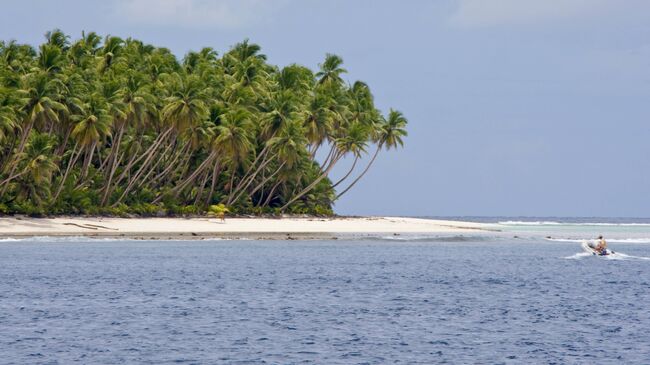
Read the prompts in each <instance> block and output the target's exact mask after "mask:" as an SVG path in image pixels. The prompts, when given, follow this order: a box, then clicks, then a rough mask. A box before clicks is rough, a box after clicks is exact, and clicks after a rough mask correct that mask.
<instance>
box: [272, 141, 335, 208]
mask: <svg viewBox="0 0 650 365" xmlns="http://www.w3.org/2000/svg"><path fill="white" fill-rule="evenodd" d="M341 157H342V155H341V154H339V153H337V154H336V156H334V157H333V158H332V160H331V161H330V163H329V166H327V168H326V169H325V171H324V172H323V173H322V174H320V176H318V177H317V178H316V179H315V180H314V181H313V182H312V183H311V184H309V185H307V187H306V188H304V189H303V190H302V191H301V192H299V193H298V194H296V196H294V197H293V198H292V199H291V200H289V201H288V202H287V203H286V204H285V205H283V206H282V208H280V210H282V211H284V210H285V209H287V207H288V206H289V205H291V204H293V202H295V201H296V200H298V199H300V198H302V197H303V196H304V195H305V194H307V193H308V192H310V191H311V190H312V189H313V188H314V187H316V185H318V183H319V182H321V180H323V179H324V178H325V177H326V176H327V174H329V172H330V171H332V168H333V167H334V166H335V165H336V162H338V160H339V159H341Z"/></svg>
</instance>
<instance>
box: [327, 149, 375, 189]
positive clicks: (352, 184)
mask: <svg viewBox="0 0 650 365" xmlns="http://www.w3.org/2000/svg"><path fill="white" fill-rule="evenodd" d="M380 150H381V144H379V145H377V150H376V151H375V155H374V156H372V160H370V162H369V163H368V166H366V168H365V169H364V170H363V172H362V173H361V175H359V177H357V178H356V179H354V181H353V182H352V183H351V184H350V186H348V187H347V188H345V190H343V191H342V192H341V193H340V194H339V195H337V196H336V198H334V200H335V201H336V200H337V199H338V198H340V197H341V195H343V194H345V193H346V192H347V191H348V190H350V189H352V187H353V186H354V184H356V183H357V181H359V180H361V178H362V177H363V175H365V174H366V172H368V170H369V169H370V166H372V163H373V162H375V159H376V158H377V155H378V154H379V151H380Z"/></svg>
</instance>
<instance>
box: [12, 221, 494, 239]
mask: <svg viewBox="0 0 650 365" xmlns="http://www.w3.org/2000/svg"><path fill="white" fill-rule="evenodd" d="M491 230H492V229H491V227H490V225H488V224H481V223H472V222H460V221H445V220H431V219H420V218H403V217H361V218H357V217H355V218H343V217H340V218H281V219H272V218H228V219H226V220H225V221H221V220H220V219H215V218H102V217H58V218H28V217H4V218H0V236H1V237H31V236H59V237H60V236H89V237H128V238H136V239H192V238H195V239H200V238H209V237H214V238H246V239H298V238H300V239H319V238H324V239H325V238H339V237H346V236H347V237H349V236H378V235H414V234H429V235H432V234H440V235H448V234H470V233H476V232H477V231H485V232H488V231H491Z"/></svg>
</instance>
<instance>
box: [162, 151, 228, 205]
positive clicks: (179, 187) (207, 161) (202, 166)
mask: <svg viewBox="0 0 650 365" xmlns="http://www.w3.org/2000/svg"><path fill="white" fill-rule="evenodd" d="M215 156H216V153H215V152H212V153H210V155H209V156H208V157H207V158H206V159H205V160H204V161H203V162H202V163H201V164H200V165H199V167H197V168H196V170H195V171H194V172H193V173H192V174H191V175H190V176H189V177H188V178H187V179H185V180H184V181H182V182H181V183H180V184H178V185H177V186H176V187H174V188H173V189H172V190H171V192H172V193H178V192H179V191H181V190H183V189H184V188H185V187H186V186H187V185H188V184H190V183H191V182H192V181H194V179H196V177H197V176H198V175H199V174H200V173H201V172H203V169H205V166H207V165H208V164H210V163H212V159H213V158H215ZM162 197H163V194H160V195H158V197H156V199H154V201H153V204H156V203H158V202H160V199H162Z"/></svg>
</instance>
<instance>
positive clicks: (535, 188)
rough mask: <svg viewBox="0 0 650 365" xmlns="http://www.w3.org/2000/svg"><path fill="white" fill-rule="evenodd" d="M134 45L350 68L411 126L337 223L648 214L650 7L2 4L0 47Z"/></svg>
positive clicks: (290, 0)
mask: <svg viewBox="0 0 650 365" xmlns="http://www.w3.org/2000/svg"><path fill="white" fill-rule="evenodd" d="M53 28H61V29H62V30H63V31H65V32H66V33H68V34H70V35H71V36H72V38H77V37H79V35H80V34H81V31H82V30H93V31H96V32H98V33H100V34H102V35H105V34H107V33H110V34H113V35H118V36H122V37H127V36H132V37H134V38H138V39H141V40H143V41H145V42H147V43H152V44H155V45H157V46H165V47H168V48H170V49H172V50H173V51H174V52H175V53H176V54H177V55H179V56H182V55H183V54H185V53H186V52H187V51H188V50H190V49H200V48H201V47H203V46H211V47H214V48H215V49H217V50H219V51H220V53H222V52H223V51H224V50H227V49H228V48H229V46H231V45H233V44H234V43H236V42H239V41H241V40H243V39H244V38H250V40H251V41H253V42H256V43H259V44H260V45H261V46H262V48H263V51H264V53H265V54H267V55H268V56H269V61H270V62H271V63H275V64H279V65H286V64H288V63H293V62H297V63H300V64H304V65H306V66H309V67H311V68H312V69H315V68H316V67H317V65H318V63H319V62H321V61H322V59H323V58H324V55H325V53H327V52H332V53H336V54H338V55H340V56H342V57H343V59H344V60H345V67H346V68H347V69H348V70H349V74H348V75H347V77H348V79H349V81H350V82H353V81H354V80H357V79H359V80H364V81H366V82H367V83H369V84H370V87H371V88H372V90H373V92H374V94H375V97H376V102H377V105H378V106H379V107H380V109H382V110H383V111H387V110H388V108H389V107H394V108H396V109H399V110H401V111H402V112H403V113H404V114H405V115H406V117H407V118H408V119H409V121H410V124H409V134H410V135H409V137H408V138H407V139H406V148H405V149H403V150H401V151H399V152H397V153H395V152H394V151H391V152H390V153H381V154H380V156H379V157H378V160H377V162H376V164H375V166H374V168H373V169H372V170H371V171H370V172H369V173H368V174H367V177H366V178H365V179H364V180H362V181H361V182H360V183H359V184H358V185H357V186H356V187H355V188H354V189H353V190H351V191H350V192H349V193H348V194H347V196H345V197H344V198H343V199H342V200H341V201H339V202H338V203H337V204H336V211H337V212H339V213H342V214H395V215H527V216H552V215H561V216H637V217H649V216H650V1H647V0H624V1H621V0H536V1H533V0H422V1H418V0H409V1H396V0H393V1H384V0H346V1H342V0H340V1H336V0H327V1H325V0H323V1H317V0H267V1H263V0H239V1H236V0H232V1H231V0H213V1H207V0H204V1H202V0H103V1H101V2H100V1H64V0H57V1H46V0H42V1H34V0H32V1H30V0H22V1H5V2H3V3H2V12H1V13H0V39H4V40H9V39H16V40H18V41H20V42H24V43H31V44H38V43H41V42H42V41H43V39H44V38H43V34H44V33H45V32H46V31H47V30H50V29H53Z"/></svg>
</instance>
